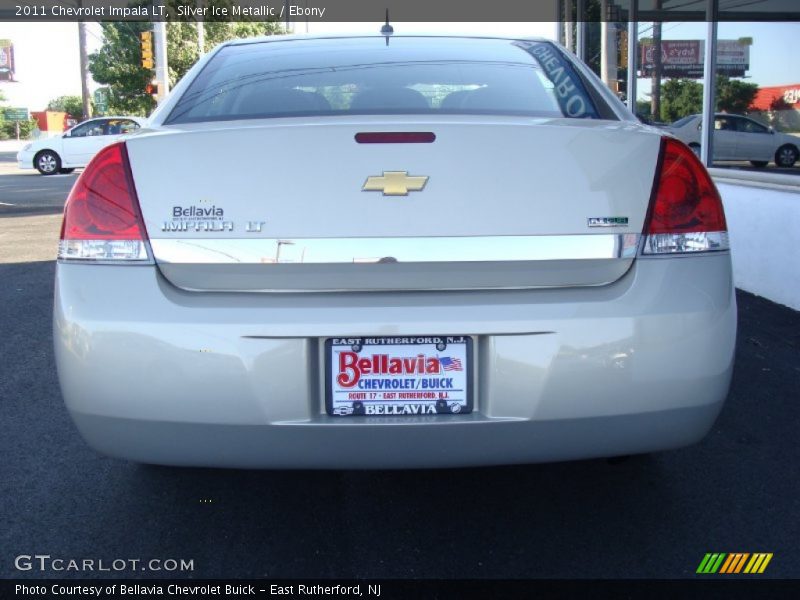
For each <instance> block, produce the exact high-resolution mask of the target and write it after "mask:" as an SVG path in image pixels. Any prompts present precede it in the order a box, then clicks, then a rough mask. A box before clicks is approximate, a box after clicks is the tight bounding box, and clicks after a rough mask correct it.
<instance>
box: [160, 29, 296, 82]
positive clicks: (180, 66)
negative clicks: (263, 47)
mask: <svg viewBox="0 0 800 600" xmlns="http://www.w3.org/2000/svg"><path fill="white" fill-rule="evenodd" d="M204 27H205V45H204V48H203V49H204V51H206V52H207V51H209V50H211V49H212V48H214V47H215V46H216V45H217V44H221V43H222V42H224V41H226V40H230V39H237V38H248V37H256V36H262V35H273V34H275V33H279V32H280V28H279V26H278V24H277V23H276V22H274V21H261V22H239V23H230V22H214V21H206V22H205V24H204ZM167 56H169V80H170V81H169V84H170V86H174V85H175V84H176V83H178V81H180V79H181V77H183V76H184V75H185V74H186V71H188V70H189V69H190V68H191V67H192V65H194V63H196V62H197V59H198V58H199V53H198V51H197V24H196V23H194V22H188V23H187V22H176V21H173V22H170V23H169V24H168V25H167Z"/></svg>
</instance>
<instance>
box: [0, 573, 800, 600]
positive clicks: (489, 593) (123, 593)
mask: <svg viewBox="0 0 800 600" xmlns="http://www.w3.org/2000/svg"><path fill="white" fill-rule="evenodd" d="M798 593H800V581H797V580H793V581H787V580H774V579H753V578H752V576H741V577H740V576H729V577H723V576H720V575H715V576H710V577H707V578H702V579H701V578H698V579H694V580H692V579H687V580H641V579H637V580H590V579H584V580H387V579H375V580H328V579H322V580H319V579H317V580H286V579H283V580H277V579H276V580H209V579H198V580H192V579H177V580H163V579H159V580H129V579H97V580H90V579H72V580H70V579H58V580H56V579H42V580H32V579H25V580H22V579H16V580H3V581H2V582H0V597H2V598H4V599H8V598H51V599H62V600H66V599H72V600H74V599H77V598H130V599H141V598H186V599H189V598H198V599H206V598H221V599H224V598H260V599H264V598H270V599H273V600H278V599H287V600H288V599H290V598H293V599H297V598H303V599H311V598H341V599H352V598H362V599H370V600H407V599H409V598H413V599H415V600H417V599H424V598H436V599H437V600H447V599H449V598H453V599H459V600H461V599H464V598H481V599H492V598H503V599H504V600H513V599H517V598H520V599H522V598H532V597H539V596H541V597H542V598H548V599H550V598H594V597H598V596H599V597H608V598H646V599H647V600H656V599H659V598H669V599H670V600H672V599H674V598H703V600H715V599H720V600H722V599H725V600H728V599H731V598H740V597H741V598H770V599H779V598H797V597H798Z"/></svg>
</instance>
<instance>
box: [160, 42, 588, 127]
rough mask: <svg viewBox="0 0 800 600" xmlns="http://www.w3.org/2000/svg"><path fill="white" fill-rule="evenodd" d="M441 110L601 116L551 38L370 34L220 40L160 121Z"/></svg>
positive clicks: (199, 120)
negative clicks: (260, 40) (230, 42)
mask: <svg viewBox="0 0 800 600" xmlns="http://www.w3.org/2000/svg"><path fill="white" fill-rule="evenodd" d="M442 113H450V114H492V115H523V116H534V117H568V118H599V116H598V111H597V108H596V106H595V103H594V102H593V99H592V97H591V96H590V94H588V93H587V91H586V88H585V86H584V83H583V81H582V79H581V78H580V77H579V76H578V75H577V73H576V72H575V71H574V70H573V68H572V65H571V64H570V62H569V61H568V60H567V59H566V58H565V57H564V56H563V55H562V54H561V52H560V51H559V50H557V49H556V48H555V46H553V45H552V44H550V43H547V42H528V41H514V42H512V41H508V40H485V39H469V38H391V39H390V40H385V39H384V38H383V37H378V38H340V39H312V40H294V41H283V42H264V43H252V44H241V45H234V46H226V47H224V48H222V49H221V50H220V51H219V52H218V53H217V54H216V55H215V56H214V57H213V58H212V59H211V61H209V63H208V64H207V65H206V66H205V68H204V69H203V70H202V71H201V73H200V74H199V75H198V76H197V77H196V78H195V80H194V81H193V82H192V83H191V85H190V86H189V87H188V89H187V90H186V92H185V93H184V94H183V96H182V97H181V98H180V100H179V101H178V103H177V104H176V106H175V108H173V110H172V112H171V113H170V115H169V117H168V118H167V120H166V123H167V124H170V123H193V122H202V121H224V120H235V119H262V118H274V117H301V116H326V115H330V116H336V115H352V114H442Z"/></svg>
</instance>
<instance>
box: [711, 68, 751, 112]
mask: <svg viewBox="0 0 800 600" xmlns="http://www.w3.org/2000/svg"><path fill="white" fill-rule="evenodd" d="M757 93H758V86H757V85H756V84H755V83H747V82H745V81H739V80H738V79H730V78H729V77H725V75H717V96H716V97H717V110H719V111H723V112H729V113H738V114H743V113H746V112H747V111H748V110H750V105H751V104H752V103H753V100H755V98H756V94H757Z"/></svg>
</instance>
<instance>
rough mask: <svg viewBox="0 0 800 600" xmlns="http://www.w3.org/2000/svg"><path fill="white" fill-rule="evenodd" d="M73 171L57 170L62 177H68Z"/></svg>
mask: <svg viewBox="0 0 800 600" xmlns="http://www.w3.org/2000/svg"><path fill="white" fill-rule="evenodd" d="M74 170H75V169H74V168H72V169H59V170H58V172H59V173H61V174H62V175H69V174H70V173H72V172H73V171H74Z"/></svg>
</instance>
